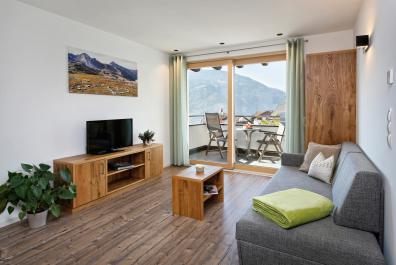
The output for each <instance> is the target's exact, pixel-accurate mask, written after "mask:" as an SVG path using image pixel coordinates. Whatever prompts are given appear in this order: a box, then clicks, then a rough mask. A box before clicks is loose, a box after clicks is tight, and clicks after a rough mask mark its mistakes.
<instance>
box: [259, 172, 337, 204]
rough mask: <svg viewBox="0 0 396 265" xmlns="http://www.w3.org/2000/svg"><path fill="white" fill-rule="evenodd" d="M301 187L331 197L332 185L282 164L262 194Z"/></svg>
mask: <svg viewBox="0 0 396 265" xmlns="http://www.w3.org/2000/svg"><path fill="white" fill-rule="evenodd" d="M291 188H299V189H303V190H308V191H312V192H315V193H318V194H320V195H323V196H325V197H327V198H329V199H331V197H332V195H331V186H330V185H329V184H327V183H324V182H323V181H320V180H318V179H314V178H311V177H309V176H308V175H307V173H305V172H301V171H299V170H298V168H296V167H287V166H282V167H281V168H280V169H279V170H278V172H277V173H276V175H274V176H273V177H272V179H271V180H270V181H269V183H268V184H267V186H266V187H265V188H264V190H263V192H262V194H268V193H272V192H276V191H281V190H287V189H291Z"/></svg>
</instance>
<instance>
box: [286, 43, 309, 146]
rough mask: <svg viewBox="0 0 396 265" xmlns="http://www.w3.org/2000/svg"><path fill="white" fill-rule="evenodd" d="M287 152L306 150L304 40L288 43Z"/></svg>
mask: <svg viewBox="0 0 396 265" xmlns="http://www.w3.org/2000/svg"><path fill="white" fill-rule="evenodd" d="M286 49H287V88H286V95H287V110H286V136H285V137H286V150H287V152H290V153H303V152H304V151H305V150H304V149H305V148H304V126H305V123H304V118H305V117H304V115H305V102H304V101H305V93H304V90H305V88H304V39H302V38H299V39H291V40H288V41H287V48H286Z"/></svg>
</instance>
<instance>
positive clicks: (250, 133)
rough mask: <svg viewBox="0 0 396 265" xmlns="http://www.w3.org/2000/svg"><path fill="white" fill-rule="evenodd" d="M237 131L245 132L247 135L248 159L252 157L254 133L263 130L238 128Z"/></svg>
mask: <svg viewBox="0 0 396 265" xmlns="http://www.w3.org/2000/svg"><path fill="white" fill-rule="evenodd" d="M236 130H237V131H243V132H244V133H245V135H246V140H247V143H248V145H247V151H246V157H249V156H251V155H252V150H251V144H252V134H253V133H254V132H257V131H259V130H261V128H257V127H256V128H254V127H253V128H250V129H247V128H243V127H242V128H237V129H236Z"/></svg>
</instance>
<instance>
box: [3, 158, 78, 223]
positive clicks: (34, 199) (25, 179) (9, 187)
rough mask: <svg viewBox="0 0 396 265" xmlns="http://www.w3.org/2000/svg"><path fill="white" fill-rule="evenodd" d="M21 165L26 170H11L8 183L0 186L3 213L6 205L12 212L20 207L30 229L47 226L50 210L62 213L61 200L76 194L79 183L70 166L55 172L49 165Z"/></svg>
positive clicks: (55, 215)
mask: <svg viewBox="0 0 396 265" xmlns="http://www.w3.org/2000/svg"><path fill="white" fill-rule="evenodd" d="M21 166H22V169H23V172H8V180H7V182H6V183H4V184H3V185H1V186H0V213H2V212H4V211H5V209H6V208H7V211H8V213H9V214H11V213H12V212H13V211H14V210H15V208H17V207H18V208H19V209H20V212H19V215H18V217H19V219H20V220H23V219H24V218H25V217H26V216H27V219H28V223H29V226H30V227H31V228H37V227H41V226H44V225H45V224H46V223H47V214H48V211H50V213H51V214H52V215H53V216H54V217H59V216H60V213H61V207H60V204H59V202H60V200H71V199H73V198H75V197H76V186H75V185H74V184H73V183H72V182H71V176H70V172H69V170H68V169H63V170H61V171H60V173H59V175H58V174H56V175H55V174H54V173H52V172H51V171H50V170H49V169H50V168H51V167H50V166H49V165H46V164H40V165H38V166H36V165H29V164H22V165H21ZM7 205H9V206H8V207H7Z"/></svg>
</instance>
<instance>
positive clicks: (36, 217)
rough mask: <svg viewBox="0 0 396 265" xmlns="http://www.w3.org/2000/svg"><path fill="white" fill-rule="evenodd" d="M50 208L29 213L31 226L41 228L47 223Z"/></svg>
mask: <svg viewBox="0 0 396 265" xmlns="http://www.w3.org/2000/svg"><path fill="white" fill-rule="evenodd" d="M47 215H48V210H45V211H43V212H41V213H36V214H27V219H28V223H29V226H30V228H39V227H42V226H44V225H46V224H47Z"/></svg>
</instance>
